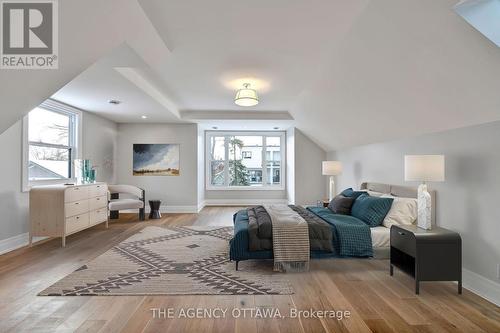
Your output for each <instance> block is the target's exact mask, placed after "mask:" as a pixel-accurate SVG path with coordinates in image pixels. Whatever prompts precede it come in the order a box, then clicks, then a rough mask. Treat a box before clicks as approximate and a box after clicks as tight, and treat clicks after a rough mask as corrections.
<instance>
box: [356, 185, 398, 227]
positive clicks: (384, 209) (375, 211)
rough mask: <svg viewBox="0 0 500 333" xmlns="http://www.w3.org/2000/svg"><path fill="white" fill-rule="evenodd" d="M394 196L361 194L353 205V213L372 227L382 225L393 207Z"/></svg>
mask: <svg viewBox="0 0 500 333" xmlns="http://www.w3.org/2000/svg"><path fill="white" fill-rule="evenodd" d="M393 201H394V199H393V198H377V197H371V196H369V195H368V194H366V193H365V194H362V195H360V196H359V197H358V198H357V199H356V201H354V204H353V205H352V209H351V215H352V216H354V217H356V218H358V219H360V220H361V221H363V222H365V223H366V224H368V225H369V226H370V227H376V226H378V225H381V224H382V222H383V221H384V218H385V216H386V215H387V213H388V212H389V210H390V209H391V205H392V202H393Z"/></svg>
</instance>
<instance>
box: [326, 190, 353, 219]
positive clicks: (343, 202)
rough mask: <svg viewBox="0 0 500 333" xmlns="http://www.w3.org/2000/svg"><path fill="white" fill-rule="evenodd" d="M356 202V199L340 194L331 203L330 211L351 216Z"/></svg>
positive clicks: (329, 205)
mask: <svg viewBox="0 0 500 333" xmlns="http://www.w3.org/2000/svg"><path fill="white" fill-rule="evenodd" d="M354 200H356V199H355V198H349V197H345V196H343V195H342V194H339V195H337V196H336V197H335V198H333V199H332V201H330V203H329V204H328V209H330V210H331V211H332V212H333V213H334V214H342V215H350V214H351V207H352V204H353V203H354Z"/></svg>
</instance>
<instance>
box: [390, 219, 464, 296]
mask: <svg viewBox="0 0 500 333" xmlns="http://www.w3.org/2000/svg"><path fill="white" fill-rule="evenodd" d="M394 266H395V267H397V268H399V269H400V270H402V271H403V272H405V273H407V274H409V275H410V276H412V277H414V278H415V293H416V294H418V293H419V287H420V282H421V281H457V282H458V293H459V294H461V293H462V239H461V238H460V235H459V234H458V233H456V232H454V231H451V230H447V229H444V228H439V227H435V228H433V229H432V230H426V229H422V228H418V227H417V226H415V225H393V226H392V227H391V263H390V274H391V276H392V275H393V274H394Z"/></svg>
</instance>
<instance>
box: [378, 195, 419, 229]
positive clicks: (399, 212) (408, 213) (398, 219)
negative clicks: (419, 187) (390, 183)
mask: <svg viewBox="0 0 500 333" xmlns="http://www.w3.org/2000/svg"><path fill="white" fill-rule="evenodd" d="M383 197H384V198H393V199H394V201H393V202H392V206H391V209H390V210H389V213H387V216H386V217H385V219H384V222H382V224H383V225H384V227H387V228H390V227H391V226H392V225H393V224H405V225H410V224H413V223H415V221H416V220H417V207H418V204H417V199H416V198H401V197H393V196H391V195H387V194H386V195H384V196H383Z"/></svg>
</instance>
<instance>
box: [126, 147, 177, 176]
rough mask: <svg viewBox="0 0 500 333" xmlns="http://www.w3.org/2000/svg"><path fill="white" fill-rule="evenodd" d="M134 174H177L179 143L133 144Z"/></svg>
mask: <svg viewBox="0 0 500 333" xmlns="http://www.w3.org/2000/svg"><path fill="white" fill-rule="evenodd" d="M133 146H134V147H133V148H134V158H133V175H134V176H178V175H179V171H180V170H179V159H180V154H179V146H180V145H179V144H134V145H133Z"/></svg>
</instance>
